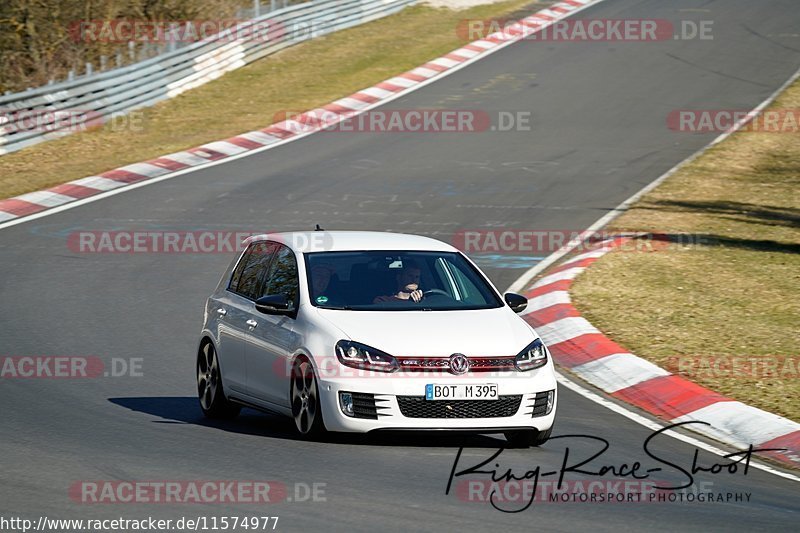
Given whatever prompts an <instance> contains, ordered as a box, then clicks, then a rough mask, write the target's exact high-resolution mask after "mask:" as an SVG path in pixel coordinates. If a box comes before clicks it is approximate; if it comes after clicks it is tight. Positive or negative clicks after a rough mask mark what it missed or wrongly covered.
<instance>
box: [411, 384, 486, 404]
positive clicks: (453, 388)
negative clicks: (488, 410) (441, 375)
mask: <svg viewBox="0 0 800 533" xmlns="http://www.w3.org/2000/svg"><path fill="white" fill-rule="evenodd" d="M497 398H498V396H497V383H481V384H478V385H466V384H464V383H458V384H456V385H443V384H442V385H438V384H435V383H433V384H428V385H425V399H426V400H496V399H497Z"/></svg>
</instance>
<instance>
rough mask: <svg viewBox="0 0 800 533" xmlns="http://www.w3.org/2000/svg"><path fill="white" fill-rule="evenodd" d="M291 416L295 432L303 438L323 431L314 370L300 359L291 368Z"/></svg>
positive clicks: (305, 361) (308, 363)
mask: <svg viewBox="0 0 800 533" xmlns="http://www.w3.org/2000/svg"><path fill="white" fill-rule="evenodd" d="M290 394H291V400H292V416H293V418H294V424H295V426H296V427H297V431H298V432H299V433H300V434H301V435H303V436H313V435H317V434H319V433H321V432H322V431H323V430H324V427H325V426H324V424H323V423H322V409H321V407H320V401H319V387H318V386H317V378H316V376H315V375H314V368H313V367H312V366H311V363H310V362H309V361H308V359H306V358H304V357H301V358H298V360H297V361H295V363H294V366H293V367H292V385H291V392H290Z"/></svg>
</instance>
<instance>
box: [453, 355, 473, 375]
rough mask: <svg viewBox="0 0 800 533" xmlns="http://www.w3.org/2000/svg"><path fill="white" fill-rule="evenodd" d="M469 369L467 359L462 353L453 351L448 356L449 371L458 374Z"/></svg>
mask: <svg viewBox="0 0 800 533" xmlns="http://www.w3.org/2000/svg"><path fill="white" fill-rule="evenodd" d="M467 370H469V359H467V356H466V355H464V354H463V353H454V354H453V355H451V356H450V372H451V373H453V374H455V375H459V374H463V373H465V372H466V371H467Z"/></svg>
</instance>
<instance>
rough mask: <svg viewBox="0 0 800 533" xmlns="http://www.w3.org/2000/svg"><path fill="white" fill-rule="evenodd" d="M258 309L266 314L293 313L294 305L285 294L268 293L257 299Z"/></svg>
mask: <svg viewBox="0 0 800 533" xmlns="http://www.w3.org/2000/svg"><path fill="white" fill-rule="evenodd" d="M256 310H257V311H258V312H260V313H264V314H265V315H291V314H293V313H294V305H293V302H290V301H289V299H288V298H287V297H286V295H285V294H268V295H266V296H262V297H261V298H259V299H258V300H256Z"/></svg>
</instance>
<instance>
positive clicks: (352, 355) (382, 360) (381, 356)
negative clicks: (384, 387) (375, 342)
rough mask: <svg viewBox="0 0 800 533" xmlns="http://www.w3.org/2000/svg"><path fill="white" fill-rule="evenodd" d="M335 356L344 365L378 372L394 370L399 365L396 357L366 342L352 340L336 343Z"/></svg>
mask: <svg viewBox="0 0 800 533" xmlns="http://www.w3.org/2000/svg"><path fill="white" fill-rule="evenodd" d="M336 357H337V358H338V359H339V362H340V363H342V364H343V365H345V366H350V367H353V368H361V369H364V370H377V371H378V372H394V371H395V370H397V369H398V368H400V365H399V364H398V362H397V359H395V358H394V357H392V356H391V355H389V354H388V353H383V352H382V351H380V350H376V349H375V348H373V347H371V346H367V345H366V344H361V343H359V342H354V341H344V340H342V341H339V342H337V343H336Z"/></svg>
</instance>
